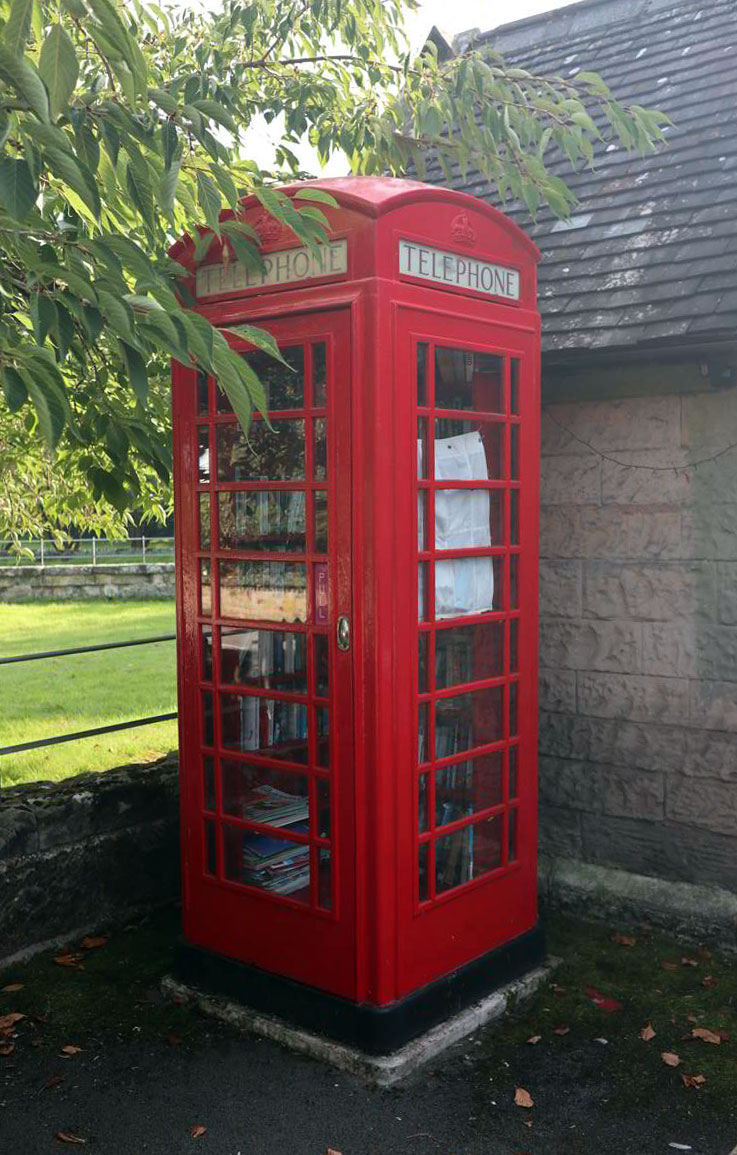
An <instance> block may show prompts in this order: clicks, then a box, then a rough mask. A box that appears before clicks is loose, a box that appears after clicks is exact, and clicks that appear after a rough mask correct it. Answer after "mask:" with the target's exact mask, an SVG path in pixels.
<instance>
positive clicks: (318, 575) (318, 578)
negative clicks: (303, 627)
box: [312, 561, 330, 626]
mask: <svg viewBox="0 0 737 1155" xmlns="http://www.w3.org/2000/svg"><path fill="white" fill-rule="evenodd" d="M312 572H313V578H314V581H313V590H314V601H315V605H314V612H313V621H314V623H315V625H316V626H326V625H327V624H328V622H329V621H330V579H329V576H328V563H327V562H325V561H316V562H315V564H314V566H313V567H312Z"/></svg>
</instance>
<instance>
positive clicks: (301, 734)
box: [220, 694, 307, 764]
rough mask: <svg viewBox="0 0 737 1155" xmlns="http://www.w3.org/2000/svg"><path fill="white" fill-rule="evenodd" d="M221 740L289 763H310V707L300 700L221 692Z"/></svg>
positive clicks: (228, 747)
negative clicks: (308, 712) (282, 699)
mask: <svg viewBox="0 0 737 1155" xmlns="http://www.w3.org/2000/svg"><path fill="white" fill-rule="evenodd" d="M220 725H221V727H222V743H223V746H224V747H225V748H226V749H228V750H250V751H252V752H253V753H258V754H264V755H267V756H268V757H269V758H282V759H284V761H287V762H298V763H300V764H304V763H306V762H307V707H306V706H304V705H302V704H301V703H300V702H282V701H275V700H274V699H273V698H252V697H250V696H249V695H248V694H244V695H242V696H241V695H237V694H221V696H220Z"/></svg>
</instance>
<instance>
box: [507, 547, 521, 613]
mask: <svg viewBox="0 0 737 1155" xmlns="http://www.w3.org/2000/svg"><path fill="white" fill-rule="evenodd" d="M509 608H510V610H516V609H519V554H516V553H513V554H512V556H511V557H510V559H509Z"/></svg>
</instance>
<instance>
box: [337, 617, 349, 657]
mask: <svg viewBox="0 0 737 1155" xmlns="http://www.w3.org/2000/svg"><path fill="white" fill-rule="evenodd" d="M350 648H351V623H350V621H349V620H348V618H347V617H346V616H345V614H341V616H340V617H339V618H338V649H339V650H350Z"/></svg>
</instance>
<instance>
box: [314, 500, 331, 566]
mask: <svg viewBox="0 0 737 1155" xmlns="http://www.w3.org/2000/svg"><path fill="white" fill-rule="evenodd" d="M313 501H314V507H313V512H314V520H315V525H314V531H315V538H314V541H315V544H314V550H315V553H327V552H328V495H327V493H325V492H324V491H323V490H321V489H318V490H315V493H314V494H313Z"/></svg>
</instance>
